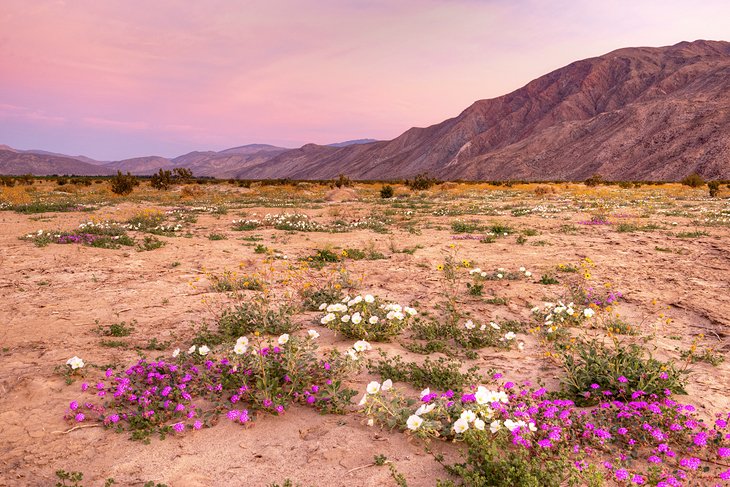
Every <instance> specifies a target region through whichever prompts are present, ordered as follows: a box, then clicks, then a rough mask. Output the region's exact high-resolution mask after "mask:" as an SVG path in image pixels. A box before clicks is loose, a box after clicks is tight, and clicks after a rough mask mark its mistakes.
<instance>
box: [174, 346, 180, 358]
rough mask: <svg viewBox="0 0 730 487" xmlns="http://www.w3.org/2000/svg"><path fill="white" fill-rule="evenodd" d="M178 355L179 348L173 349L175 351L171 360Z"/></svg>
mask: <svg viewBox="0 0 730 487" xmlns="http://www.w3.org/2000/svg"><path fill="white" fill-rule="evenodd" d="M178 355H180V349H179V348H176V349H175V350H174V351H173V352H172V358H175V357H177V356H178Z"/></svg>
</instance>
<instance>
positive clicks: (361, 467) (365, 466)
mask: <svg viewBox="0 0 730 487" xmlns="http://www.w3.org/2000/svg"><path fill="white" fill-rule="evenodd" d="M389 463H392V462H391V461H390V460H386V461H385V462H383V465H387V464H389ZM376 465H378V464H377V463H368V464H367V465H361V466H359V467H355V468H351V469H350V470H348V471H347V472H345V475H349V474H351V473H352V472H357V471H358V470H362V469H363V468H368V467H374V466H376Z"/></svg>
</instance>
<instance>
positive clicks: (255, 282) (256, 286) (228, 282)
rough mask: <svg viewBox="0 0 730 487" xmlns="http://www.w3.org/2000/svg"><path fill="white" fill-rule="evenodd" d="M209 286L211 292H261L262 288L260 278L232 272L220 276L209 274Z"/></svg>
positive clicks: (224, 272) (225, 272)
mask: <svg viewBox="0 0 730 487" xmlns="http://www.w3.org/2000/svg"><path fill="white" fill-rule="evenodd" d="M208 277H209V279H210V286H211V289H212V290H213V291H216V292H219V293H222V292H232V291H243V290H246V291H261V290H262V289H263V288H264V286H263V282H262V281H261V279H260V278H258V277H256V276H250V275H247V274H240V275H239V274H238V273H237V272H233V271H223V273H222V274H210V275H209V276H208Z"/></svg>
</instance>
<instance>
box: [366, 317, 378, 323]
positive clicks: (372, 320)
mask: <svg viewBox="0 0 730 487" xmlns="http://www.w3.org/2000/svg"><path fill="white" fill-rule="evenodd" d="M377 322H378V317H377V316H375V315H373V316H371V317H370V319H369V320H368V323H370V324H371V325H374V324H376V323H377Z"/></svg>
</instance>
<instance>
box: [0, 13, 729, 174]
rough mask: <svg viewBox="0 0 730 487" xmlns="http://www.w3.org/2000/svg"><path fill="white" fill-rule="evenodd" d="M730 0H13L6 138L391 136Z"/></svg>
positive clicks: (0, 93)
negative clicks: (687, 0) (691, 0)
mask: <svg viewBox="0 0 730 487" xmlns="http://www.w3.org/2000/svg"><path fill="white" fill-rule="evenodd" d="M728 19H730V2H728V1H727V0H717V1H695V2H685V1H672V0H669V1H666V0H665V1H640V0H632V1H623V0H622V1H611V0H605V1H601V2H598V1H560V0H555V1H551V2H547V1H537V0H534V1H519V0H511V1H510V0H405V1H399V0H373V1H367V0H357V1H347V0H318V1H304V0H299V1H297V0H287V1H276V0H270V1H235V0H210V1H207V0H196V1H190V2H188V1H177V0H145V1H137V0H65V1H64V0H53V1H52V0H48V1H45V0H2V7H1V8H0V144H3V143H4V144H8V145H11V146H13V147H16V148H19V149H31V148H33V149H46V150H51V151H57V152H63V153H68V154H74V155H75V154H84V155H88V156H90V157H94V158H98V159H105V160H113V159H122V158H126V157H134V156H141V155H150V154H157V155H163V156H176V155H180V154H183V153H185V152H188V151H191V150H207V149H213V150H220V149H224V148H227V147H232V146H237V145H243V144H248V143H270V144H274V145H281V146H286V147H298V146H301V145H302V144H304V143H307V142H314V143H321V144H326V143H332V142H338V141H343V140H348V139H356V138H377V139H389V138H393V137H395V136H397V135H399V134H400V133H402V132H403V131H405V130H406V129H408V128H409V127H412V126H426V125H431V124H434V123H438V122H440V121H442V120H444V119H446V118H449V117H453V116H455V115H457V114H458V113H459V112H460V111H462V110H463V109H464V108H466V107H467V106H468V105H470V104H471V103H473V102H474V101H476V100H478V99H483V98H491V97H495V96H499V95H503V94H505V93H507V92H510V91H512V90H514V89H517V88H519V87H520V86H522V85H524V84H525V83H527V82H528V81H530V80H531V79H534V78H536V77H538V76H541V75H543V74H545V73H547V72H549V71H552V70H553V69H557V68H559V67H561V66H564V65H565V64H568V63H570V62H572V61H575V60H578V59H582V58H586V57H592V56H597V55H601V54H604V53H606V52H608V51H611V50H614V49H617V48H620V47H628V46H639V45H643V46H661V45H669V44H675V43H677V42H679V41H682V40H695V39H713V40H730V39H729V38H730V35H729V34H730V24H729V23H728V22H729V21H728Z"/></svg>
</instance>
